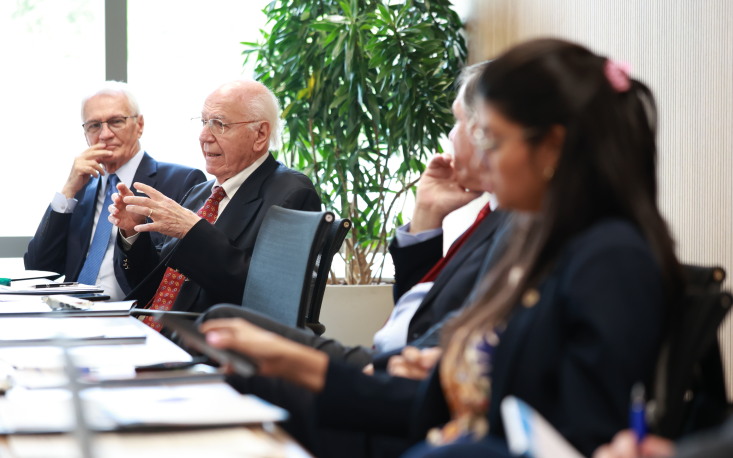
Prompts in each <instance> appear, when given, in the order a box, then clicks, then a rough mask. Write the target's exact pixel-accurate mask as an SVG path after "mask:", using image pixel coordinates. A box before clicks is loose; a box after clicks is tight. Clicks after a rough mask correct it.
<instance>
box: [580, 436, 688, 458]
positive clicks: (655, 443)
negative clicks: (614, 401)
mask: <svg viewBox="0 0 733 458" xmlns="http://www.w3.org/2000/svg"><path fill="white" fill-rule="evenodd" d="M673 454H674V443H673V442H671V441H669V440H667V439H664V438H663V437H659V436H654V435H650V436H647V437H645V438H644V440H642V441H641V443H640V444H637V443H636V436H635V435H634V433H633V432H632V431H631V430H624V431H621V432H620V433H618V434H616V435H615V436H614V437H613V440H612V441H611V442H610V443H609V444H606V445H602V446H600V447H598V448H597V449H596V451H595V452H593V458H662V457H669V456H672V455H673Z"/></svg>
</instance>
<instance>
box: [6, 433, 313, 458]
mask: <svg viewBox="0 0 733 458" xmlns="http://www.w3.org/2000/svg"><path fill="white" fill-rule="evenodd" d="M7 442H8V445H9V448H11V449H12V455H10V456H12V457H13V458H31V457H32V458H38V457H44V458H78V457H79V444H78V442H77V441H76V440H75V438H74V437H73V436H72V435H68V434H53V435H37V434H34V435H14V436H8V438H7ZM287 445H288V444H286V443H282V442H277V441H276V440H275V439H273V438H272V437H271V436H269V435H268V434H266V433H264V432H262V431H252V430H249V429H246V428H244V427H235V428H217V429H204V430H194V431H167V432H164V433H157V434H156V433H150V432H142V433H132V432H125V433H106V434H98V435H96V436H95V437H94V442H93V443H92V447H93V456H103V457H105V458H129V457H131V456H134V457H135V458H160V457H163V456H175V457H176V458H200V457H202V456H216V457H217V458H244V457H248V458H264V457H267V458H285V457H289V458H294V457H310V455H308V454H306V453H305V452H304V451H303V450H302V449H297V450H292V449H290V448H287ZM290 445H291V446H293V445H292V444H290ZM293 447H294V446H293ZM0 458H5V457H4V456H3V455H2V454H0Z"/></svg>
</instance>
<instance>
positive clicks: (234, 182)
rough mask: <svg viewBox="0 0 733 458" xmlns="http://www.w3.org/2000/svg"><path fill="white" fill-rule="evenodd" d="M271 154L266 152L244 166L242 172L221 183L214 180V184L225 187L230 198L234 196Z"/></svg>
mask: <svg viewBox="0 0 733 458" xmlns="http://www.w3.org/2000/svg"><path fill="white" fill-rule="evenodd" d="M269 155H270V152H269V151H268V152H266V153H265V154H263V155H262V156H260V157H258V158H257V159H256V160H255V161H254V162H253V163H252V164H250V166H249V167H246V168H244V169H243V170H242V171H241V172H239V173H237V174H236V175H234V176H233V177H231V178H229V179H228V180H226V181H224V183H219V180H216V181H215V182H214V186H221V187H223V188H224V192H226V194H227V197H228V198H229V199H232V198H234V194H235V193H236V192H237V191H238V190H239V188H240V187H242V184H243V183H244V182H245V181H246V180H247V178H249V177H250V175H252V174H253V173H254V171H255V170H257V168H259V166H261V165H262V163H263V162H265V160H266V159H267V157H268V156H269ZM212 191H213V188H212Z"/></svg>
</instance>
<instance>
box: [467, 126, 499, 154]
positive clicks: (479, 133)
mask: <svg viewBox="0 0 733 458" xmlns="http://www.w3.org/2000/svg"><path fill="white" fill-rule="evenodd" d="M469 132H470V134H471V143H472V144H473V147H474V148H476V150H477V151H478V152H481V153H489V152H491V151H495V150H496V149H497V148H498V147H499V142H498V141H497V140H496V138H495V137H494V136H493V135H492V136H488V135H486V134H485V133H484V131H483V129H481V128H480V127H479V126H477V125H476V124H474V123H471V124H470V125H469Z"/></svg>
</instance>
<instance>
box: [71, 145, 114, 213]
mask: <svg viewBox="0 0 733 458" xmlns="http://www.w3.org/2000/svg"><path fill="white" fill-rule="evenodd" d="M105 146H106V145H105V144H104V143H97V144H95V145H92V146H90V147H89V148H87V149H86V150H85V151H84V152H83V153H81V154H80V155H79V156H77V157H76V158H74V164H73V165H72V166H71V172H69V178H67V179H66V183H65V184H64V187H63V188H62V190H61V193H62V194H63V195H65V196H66V197H67V198H68V199H71V198H72V197H74V196H75V195H76V193H77V192H79V191H80V190H81V188H83V187H84V185H86V184H87V183H88V182H89V179H90V178H91V177H92V176H94V177H98V176H99V175H100V174H104V166H103V165H102V162H104V160H105V159H107V158H109V157H110V156H111V154H112V153H110V152H109V151H107V150H105V149H104V148H105Z"/></svg>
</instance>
